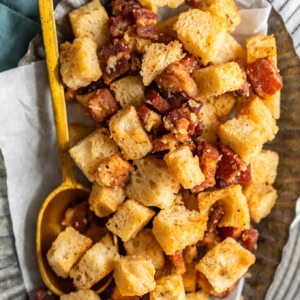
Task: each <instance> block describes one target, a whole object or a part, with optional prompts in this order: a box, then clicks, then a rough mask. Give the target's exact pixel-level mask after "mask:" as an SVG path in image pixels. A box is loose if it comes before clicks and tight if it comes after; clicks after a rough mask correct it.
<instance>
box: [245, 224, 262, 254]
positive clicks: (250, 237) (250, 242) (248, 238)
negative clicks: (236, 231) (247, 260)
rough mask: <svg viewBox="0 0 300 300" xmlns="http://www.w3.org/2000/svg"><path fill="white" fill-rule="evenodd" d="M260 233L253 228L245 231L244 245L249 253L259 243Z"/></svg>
mask: <svg viewBox="0 0 300 300" xmlns="http://www.w3.org/2000/svg"><path fill="white" fill-rule="evenodd" d="M258 235H259V234H258V231H257V230H256V229H254V228H252V227H250V228H249V229H245V230H243V232H242V235H241V242H242V245H243V246H244V247H245V248H246V249H247V250H249V251H251V250H252V249H253V248H254V246H255V245H256V243H257V240H258Z"/></svg>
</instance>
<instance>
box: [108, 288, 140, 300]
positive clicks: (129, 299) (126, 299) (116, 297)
mask: <svg viewBox="0 0 300 300" xmlns="http://www.w3.org/2000/svg"><path fill="white" fill-rule="evenodd" d="M109 299H110V300H140V297H138V296H122V295H121V293H120V291H119V290H118V288H117V286H116V285H113V287H112V292H111V294H110V298H109Z"/></svg>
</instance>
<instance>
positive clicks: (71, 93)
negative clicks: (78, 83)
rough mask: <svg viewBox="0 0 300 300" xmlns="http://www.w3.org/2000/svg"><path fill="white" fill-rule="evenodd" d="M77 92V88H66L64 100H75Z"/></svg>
mask: <svg viewBox="0 0 300 300" xmlns="http://www.w3.org/2000/svg"><path fill="white" fill-rule="evenodd" d="M78 94H79V90H72V89H70V88H67V89H66V90H65V100H66V102H68V103H73V102H74V101H75V100H76V96H77V95H78Z"/></svg>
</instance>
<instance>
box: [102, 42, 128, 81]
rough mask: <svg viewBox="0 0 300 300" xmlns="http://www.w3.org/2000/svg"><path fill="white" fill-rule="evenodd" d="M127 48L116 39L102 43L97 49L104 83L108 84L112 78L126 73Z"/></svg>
mask: <svg viewBox="0 0 300 300" xmlns="http://www.w3.org/2000/svg"><path fill="white" fill-rule="evenodd" d="M129 59H130V55H129V48H128V46H127V45H126V44H125V43H124V42H122V41H120V40H118V39H114V40H113V41H112V42H110V43H108V44H106V45H104V46H103V47H102V48H101V49H100V50H99V51H98V61H99V65H100V68H101V71H102V77H103V79H104V83H105V84H110V83H111V82H112V81H113V80H114V79H116V78H117V77H119V76H121V75H122V74H124V73H126V72H127V71H128V70H129V69H130V65H129V62H128V61H129Z"/></svg>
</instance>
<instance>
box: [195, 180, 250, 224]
mask: <svg viewBox="0 0 300 300" xmlns="http://www.w3.org/2000/svg"><path fill="white" fill-rule="evenodd" d="M217 201H220V202H222V204H223V206H224V208H225V213H224V216H223V218H222V219H221V221H220V223H219V225H218V226H220V227H236V228H241V229H249V228H250V217H249V210H248V206H247V199H246V198H245V196H244V195H243V193H242V187H241V186H240V185H233V186H230V187H227V188H224V189H220V190H213V191H210V192H200V193H199V194H198V205H199V211H200V213H201V215H203V216H208V215H209V212H210V207H211V206H212V205H213V204H214V203H216V202H217Z"/></svg>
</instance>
